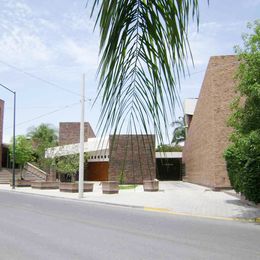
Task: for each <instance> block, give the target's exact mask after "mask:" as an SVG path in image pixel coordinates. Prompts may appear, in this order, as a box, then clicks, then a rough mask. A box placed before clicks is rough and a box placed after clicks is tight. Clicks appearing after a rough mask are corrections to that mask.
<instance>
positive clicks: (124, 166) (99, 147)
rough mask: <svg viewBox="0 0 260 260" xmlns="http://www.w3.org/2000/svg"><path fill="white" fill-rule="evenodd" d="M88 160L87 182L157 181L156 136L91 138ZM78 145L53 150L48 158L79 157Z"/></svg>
mask: <svg viewBox="0 0 260 260" xmlns="http://www.w3.org/2000/svg"><path fill="white" fill-rule="evenodd" d="M84 148H85V152H87V153H88V156H89V159H88V163H87V165H86V166H85V177H84V179H85V180H89V181H108V180H114V181H118V180H119V179H120V175H121V174H123V176H124V177H123V179H124V182H125V183H142V182H143V180H147V179H155V178H156V166H155V136H154V135H148V136H146V135H116V136H109V137H106V138H102V139H101V138H88V141H87V142H85V145H84ZM78 151H79V143H74V144H69V145H63V146H59V147H55V148H50V149H48V150H47V152H46V156H47V157H53V155H54V154H55V156H62V155H68V154H73V153H78Z"/></svg>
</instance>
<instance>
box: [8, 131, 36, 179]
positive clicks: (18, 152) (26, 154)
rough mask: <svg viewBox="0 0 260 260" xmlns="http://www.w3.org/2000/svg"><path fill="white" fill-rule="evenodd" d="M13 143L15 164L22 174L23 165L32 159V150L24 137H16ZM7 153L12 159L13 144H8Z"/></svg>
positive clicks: (28, 141)
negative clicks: (18, 166) (8, 152)
mask: <svg viewBox="0 0 260 260" xmlns="http://www.w3.org/2000/svg"><path fill="white" fill-rule="evenodd" d="M15 143H16V145H15V162H16V163H17V164H19V165H20V169H21V174H22V170H23V168H24V165H25V163H27V162H30V161H32V160H33V159H34V158H33V148H32V144H31V142H30V140H29V139H28V138H27V137H26V136H24V135H19V136H17V137H16V138H15ZM9 151H10V156H11V158H13V144H10V146H9ZM21 177H22V176H21Z"/></svg>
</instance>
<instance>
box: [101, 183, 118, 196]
mask: <svg viewBox="0 0 260 260" xmlns="http://www.w3.org/2000/svg"><path fill="white" fill-rule="evenodd" d="M118 191H119V186H118V182H117V181H103V182H102V192H103V193H104V194H115V193H118Z"/></svg>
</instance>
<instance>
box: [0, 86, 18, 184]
mask: <svg viewBox="0 0 260 260" xmlns="http://www.w3.org/2000/svg"><path fill="white" fill-rule="evenodd" d="M0 86H1V87H3V88H5V89H6V90H8V91H9V92H11V93H13V95H14V104H13V105H14V115H13V178H12V180H13V181H12V188H13V189H15V120H16V119H15V117H16V92H15V91H13V90H11V89H10V88H8V87H6V86H5V85H3V84H1V83H0Z"/></svg>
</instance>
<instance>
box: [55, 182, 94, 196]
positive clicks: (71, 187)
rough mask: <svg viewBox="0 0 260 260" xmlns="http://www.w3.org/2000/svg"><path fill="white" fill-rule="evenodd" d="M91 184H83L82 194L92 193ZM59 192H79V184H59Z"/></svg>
mask: <svg viewBox="0 0 260 260" xmlns="http://www.w3.org/2000/svg"><path fill="white" fill-rule="evenodd" d="M93 185H94V184H93V183H90V182H84V184H83V191H84V192H92V191H93ZM59 186H60V191H63V192H72V193H74V192H79V189H78V188H79V184H78V182H60V185H59Z"/></svg>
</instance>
